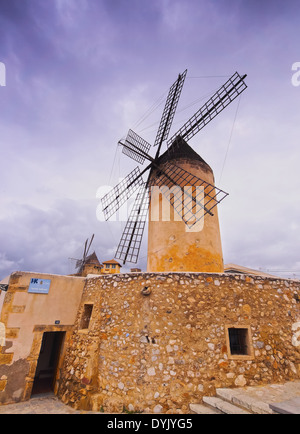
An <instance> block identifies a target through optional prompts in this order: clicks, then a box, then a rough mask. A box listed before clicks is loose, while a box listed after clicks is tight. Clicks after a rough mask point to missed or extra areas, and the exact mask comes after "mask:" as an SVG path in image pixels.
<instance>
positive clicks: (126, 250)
mask: <svg viewBox="0 0 300 434" xmlns="http://www.w3.org/2000/svg"><path fill="white" fill-rule="evenodd" d="M149 201H150V195H149V189H148V188H147V187H146V184H143V185H142V186H141V187H140V189H139V191H138V194H137V196H136V199H135V202H134V205H133V208H132V211H131V213H130V216H129V219H128V221H127V223H126V226H125V229H124V231H123V234H122V237H121V240H120V243H119V246H118V248H117V252H116V254H115V258H116V259H121V260H122V261H123V262H124V263H125V262H126V261H128V262H132V263H135V264H136V263H137V260H138V256H139V252H140V248H141V244H142V238H143V233H144V228H145V223H146V221H147V214H148V209H149Z"/></svg>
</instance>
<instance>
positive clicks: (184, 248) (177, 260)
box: [147, 159, 224, 273]
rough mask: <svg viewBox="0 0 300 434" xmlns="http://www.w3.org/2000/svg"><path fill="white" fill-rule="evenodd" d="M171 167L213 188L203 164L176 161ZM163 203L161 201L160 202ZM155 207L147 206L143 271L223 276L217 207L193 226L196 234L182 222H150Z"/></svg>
mask: <svg viewBox="0 0 300 434" xmlns="http://www.w3.org/2000/svg"><path fill="white" fill-rule="evenodd" d="M172 162H173V161H172ZM174 163H175V164H176V165H177V166H179V167H182V168H183V169H185V170H186V171H188V172H190V173H192V174H194V175H195V176H197V177H198V178H200V179H202V180H204V181H206V182H208V183H210V184H212V185H214V176H213V172H212V170H211V169H210V167H209V166H208V165H207V164H206V163H204V162H203V163H201V162H199V161H189V160H185V159H176V160H175V161H174ZM162 167H164V166H162ZM156 176H157V175H156V172H154V174H153V177H156ZM182 187H183V186H182ZM163 200H165V199H164V198H163ZM158 206H159V203H158V202H157V201H155V204H154V203H153V202H152V203H151V204H150V210H149V226H148V262H147V271H148V272H166V271H174V272H176V271H186V272H212V273H218V272H223V271H224V264H223V254H222V245H221V235H220V228H219V219H218V211H217V207H215V208H214V209H213V214H214V215H213V216H210V215H208V214H207V215H205V216H204V220H201V222H200V224H199V225H197V226H198V227H200V230H199V231H197V232H189V231H187V226H186V224H185V223H184V222H183V221H182V220H181V221H161V220H160V221H153V219H152V218H151V215H155V210H153V207H156V208H157V207H158ZM160 212H161V211H160ZM173 215H174V211H172V213H171V218H172V216H173ZM172 220H174V219H172ZM201 223H204V224H203V228H201Z"/></svg>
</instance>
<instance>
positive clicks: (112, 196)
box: [101, 167, 143, 220]
mask: <svg viewBox="0 0 300 434" xmlns="http://www.w3.org/2000/svg"><path fill="white" fill-rule="evenodd" d="M140 175H141V173H140V169H139V168H138V167H136V168H135V169H134V170H133V171H132V172H130V173H129V175H127V176H126V177H125V178H124V179H123V180H122V181H121V182H120V183H119V184H117V185H116V186H115V187H114V188H113V189H112V190H111V191H110V192H109V193H107V194H106V195H105V196H104V197H103V198H102V199H101V203H102V211H103V213H104V217H105V219H106V220H108V219H109V217H111V216H112V215H113V214H114V213H115V212H117V211H118V209H119V208H120V206H122V205H123V203H125V202H126V200H127V199H129V198H130V197H131V196H132V194H133V193H134V192H135V191H136V189H137V188H138V187H139V186H140V185H141V184H143V180H142V178H141V176H140Z"/></svg>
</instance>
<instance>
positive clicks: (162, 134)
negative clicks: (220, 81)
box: [154, 69, 187, 146]
mask: <svg viewBox="0 0 300 434" xmlns="http://www.w3.org/2000/svg"><path fill="white" fill-rule="evenodd" d="M186 73H187V69H186V70H185V71H184V72H183V73H182V74H179V76H178V78H177V80H176V81H175V83H174V84H173V85H172V86H171V88H170V90H169V94H168V97H167V100H166V104H165V108H164V111H163V114H162V118H161V121H160V124H159V127H158V131H157V135H156V139H155V142H154V146H157V145H160V146H161V144H162V142H163V141H164V140H166V139H167V138H168V135H169V132H170V128H171V125H172V122H173V118H174V115H175V111H176V108H177V104H178V101H179V97H180V94H181V90H182V87H183V83H184V80H185V77H186Z"/></svg>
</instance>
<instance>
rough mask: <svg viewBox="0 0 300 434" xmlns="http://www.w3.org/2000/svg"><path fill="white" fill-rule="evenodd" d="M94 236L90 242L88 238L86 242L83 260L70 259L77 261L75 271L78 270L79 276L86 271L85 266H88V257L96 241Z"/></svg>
mask: <svg viewBox="0 0 300 434" xmlns="http://www.w3.org/2000/svg"><path fill="white" fill-rule="evenodd" d="M94 236H95V234H93V235H92V236H91V239H90V240H89V239H88V238H87V239H86V240H85V243H84V248H83V254H82V258H81V259H75V258H69V259H71V260H72V261H75V269H76V270H77V271H76V272H77V273H78V274H81V273H82V271H83V269H84V266H85V264H86V261H87V258H88V255H89V251H90V248H91V245H92V242H93V240H94Z"/></svg>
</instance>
